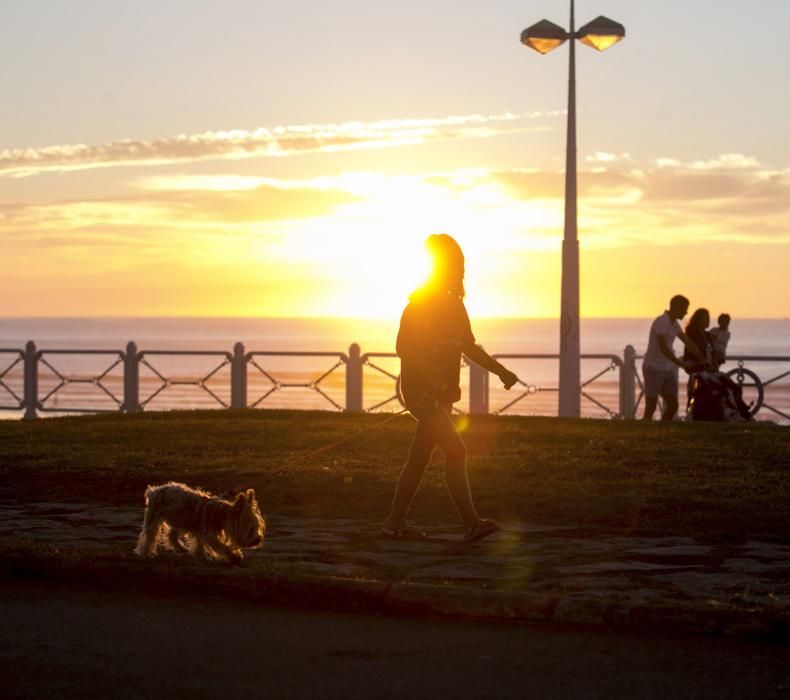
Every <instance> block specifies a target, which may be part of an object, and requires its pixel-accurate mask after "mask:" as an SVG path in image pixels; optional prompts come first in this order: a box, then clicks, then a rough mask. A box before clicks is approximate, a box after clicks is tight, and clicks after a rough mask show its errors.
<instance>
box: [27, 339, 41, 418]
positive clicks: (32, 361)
mask: <svg viewBox="0 0 790 700" xmlns="http://www.w3.org/2000/svg"><path fill="white" fill-rule="evenodd" d="M24 367H25V393H24V395H25V400H24V406H25V420H33V419H35V418H36V415H37V413H36V409H37V408H38V350H37V349H36V344H35V343H34V342H33V341H32V340H30V341H28V343H27V345H25V364H24Z"/></svg>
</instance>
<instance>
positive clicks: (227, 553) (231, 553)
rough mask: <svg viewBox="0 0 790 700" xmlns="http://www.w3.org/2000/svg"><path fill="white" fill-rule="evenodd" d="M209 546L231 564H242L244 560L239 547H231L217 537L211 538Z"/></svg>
mask: <svg viewBox="0 0 790 700" xmlns="http://www.w3.org/2000/svg"><path fill="white" fill-rule="evenodd" d="M208 545H209V547H211V549H213V550H214V551H215V552H217V553H218V554H220V555H222V556H224V557H226V558H227V559H228V560H229V561H230V562H231V564H241V562H242V561H243V560H244V555H243V554H242V553H241V550H240V549H238V548H237V547H229V546H228V545H227V544H225V543H224V542H223V541H222V540H220V539H219V538H217V537H211V538H209V540H208Z"/></svg>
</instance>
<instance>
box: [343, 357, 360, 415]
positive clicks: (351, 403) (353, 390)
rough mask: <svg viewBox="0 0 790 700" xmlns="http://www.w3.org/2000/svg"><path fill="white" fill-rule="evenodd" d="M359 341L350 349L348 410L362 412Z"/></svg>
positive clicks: (347, 381) (347, 384)
mask: <svg viewBox="0 0 790 700" xmlns="http://www.w3.org/2000/svg"><path fill="white" fill-rule="evenodd" d="M361 355H362V353H361V351H360V349H359V345H357V343H353V344H352V345H351V347H350V348H349V349H348V362H347V363H346V411H348V412H350V413H362V359H361Z"/></svg>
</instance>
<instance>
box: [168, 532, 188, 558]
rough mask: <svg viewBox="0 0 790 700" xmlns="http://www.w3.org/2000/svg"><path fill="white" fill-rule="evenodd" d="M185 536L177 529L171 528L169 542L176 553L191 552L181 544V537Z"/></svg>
mask: <svg viewBox="0 0 790 700" xmlns="http://www.w3.org/2000/svg"><path fill="white" fill-rule="evenodd" d="M182 534H184V533H183V532H181V530H176V528H174V527H172V526H171V528H170V532H168V533H167V540H168V542H169V543H170V546H171V547H172V548H173V551H174V552H188V551H189V550H188V549H187V548H186V547H185V546H184V544H183V543H182V542H181V535H182Z"/></svg>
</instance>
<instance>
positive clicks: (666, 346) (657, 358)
mask: <svg viewBox="0 0 790 700" xmlns="http://www.w3.org/2000/svg"><path fill="white" fill-rule="evenodd" d="M689 303H690V302H689V300H688V299H686V297H684V296H683V295H681V294H677V295H675V296H674V297H672V299H670V300H669V309H668V310H667V311H665V312H664V313H663V314H661V315H660V316H659V317H658V318H656V319H655V320H654V321H653V323H652V325H651V326H650V338H649V339H648V343H647V351H646V352H645V359H644V362H643V364H642V374H643V376H644V378H645V414H644V416H643V417H642V418H643V419H644V420H653V414H654V413H655V411H656V406H657V405H658V397H659V396H660V397H661V398H662V399H664V412H663V413H662V414H661V420H667V421H668V420H672V419H673V418H674V417H675V414H676V413H677V410H678V367H682V368H683V369H691V367H692V366H693V365H694V363H693V362H684V361H683V360H682V359H680V358H679V357H676V356H675V353H674V351H673V350H672V343H674V342H675V338H680V339H681V341H683V344H684V345H685V346H686V348H687V349H688V350H689V352H690V353H691V354H692V355H694V356H695V357H697V358H698V359H699V360H700V361H702V362H703V363H704V362H705V358H704V357H703V356H702V354H701V353H700V352H699V350H698V349H697V347H696V345H695V344H694V343H693V342H692V341H691V340H690V339H689V338H688V336H687V335H686V334H685V333H684V332H683V330H682V329H681V327H680V324H679V323H678V321H680V320H681V319H682V318H683V317H684V316H685V315H686V314H687V313H688V310H689Z"/></svg>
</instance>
